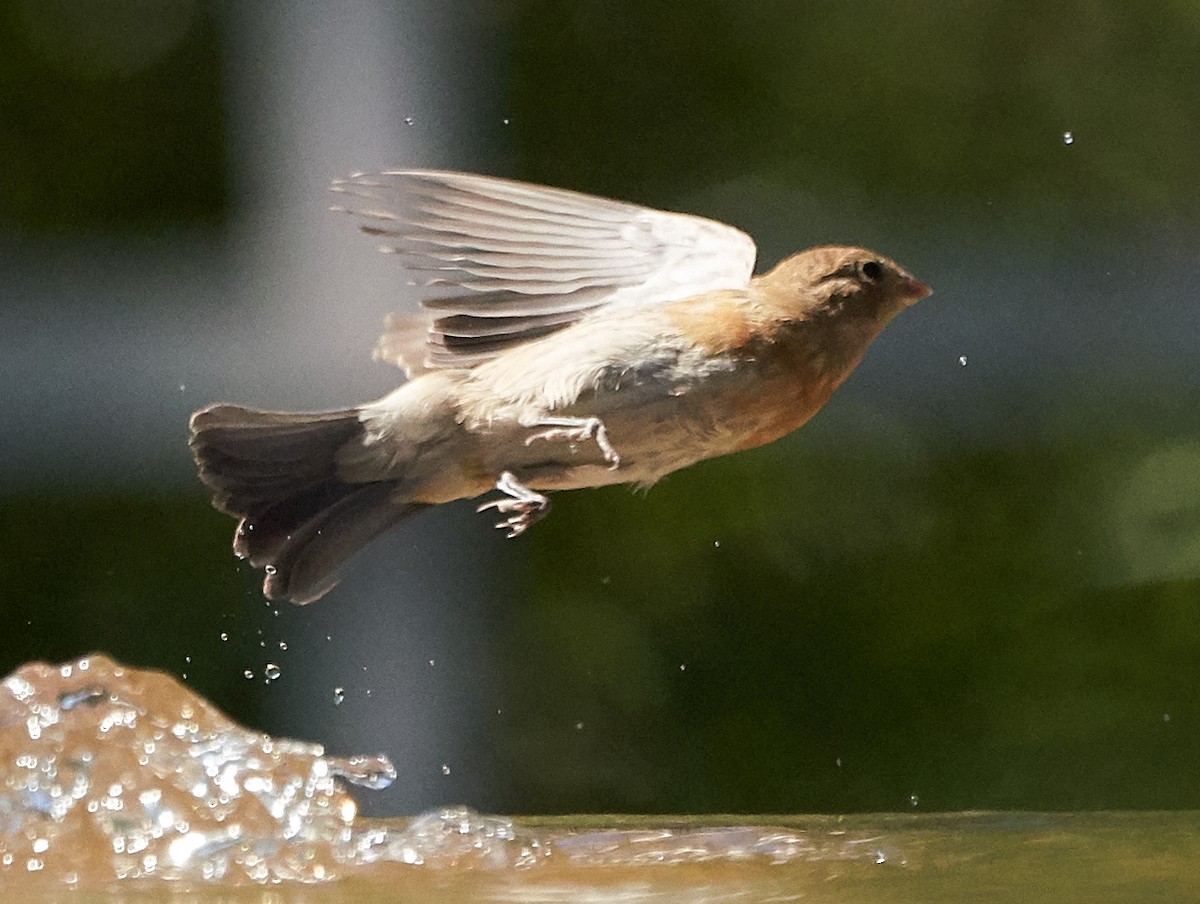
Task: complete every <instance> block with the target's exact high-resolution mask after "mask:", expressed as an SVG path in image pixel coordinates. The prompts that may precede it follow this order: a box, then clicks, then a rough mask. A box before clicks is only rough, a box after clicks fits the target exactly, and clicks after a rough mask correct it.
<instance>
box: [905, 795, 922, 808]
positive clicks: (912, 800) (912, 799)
mask: <svg viewBox="0 0 1200 904" xmlns="http://www.w3.org/2000/svg"><path fill="white" fill-rule="evenodd" d="M920 803H921V798H919V797H918V796H917V795H915V794H910V795H908V805H909V806H910V807H915V806H917V805H918V804H920Z"/></svg>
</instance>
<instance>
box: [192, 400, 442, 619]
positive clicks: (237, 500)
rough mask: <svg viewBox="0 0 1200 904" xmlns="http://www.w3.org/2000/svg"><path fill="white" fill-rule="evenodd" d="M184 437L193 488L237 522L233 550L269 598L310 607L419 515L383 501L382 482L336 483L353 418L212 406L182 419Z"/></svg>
mask: <svg viewBox="0 0 1200 904" xmlns="http://www.w3.org/2000/svg"><path fill="white" fill-rule="evenodd" d="M191 428H192V438H191V447H192V452H193V454H194V455H195V458H196V465H197V467H198V468H199V471H200V479H201V480H202V481H204V483H205V484H207V485H208V487H209V488H210V489H212V491H213V505H215V506H216V507H217V508H218V509H220V510H221V511H223V512H227V513H228V514H230V515H234V516H236V517H238V518H240V519H241V523H240V524H239V525H238V528H237V531H236V533H235V534H234V538H233V550H234V552H235V553H236V554H237V555H238V556H239V557H240V558H244V559H249V560H250V564H251V565H253V566H255V567H256V568H264V569H266V572H267V576H266V578H265V580H264V581H263V593H265V594H266V596H267V597H268V598H270V599H280V600H291V601H292V602H295V603H308V602H312V601H313V600H315V599H318V598H319V597H321V596H322V595H323V594H324V593H325V592H326V591H328V590H329V589H330V588H331V587H333V585H334V584H336V583H337V581H338V575H337V573H336V572H337V569H338V567H339V566H340V565H341V564H342V563H343V562H345V561H346V560H347V559H348V558H350V557H351V556H352V555H353V554H354V553H355V552H357V551H358V550H359V549H361V548H362V547H363V546H365V545H366V544H367V543H369V542H370V541H371V540H373V539H374V538H375V537H377V536H378V535H379V534H381V533H382V532H383V531H385V530H387V529H388V528H389V527H391V526H392V525H393V524H395V523H396V522H398V521H400V520H401V519H403V518H406V517H408V516H410V515H413V514H415V513H416V512H418V511H420V510H421V509H423V508H425V507H426V506H424V505H420V504H417V503H408V502H405V501H404V500H397V499H395V498H393V493H394V491H395V484H393V483H392V482H391V481H380V482H375V483H348V482H346V481H343V480H340V479H339V478H338V474H337V453H338V450H339V449H341V448H342V447H343V446H344V445H345V444H346V443H348V442H351V441H352V440H354V439H355V438H356V437H357V436H359V435H360V434H361V432H362V426H361V424H360V423H359V420H358V413H357V412H356V411H353V410H348V411H332V412H327V413H324V414H288V413H283V412H272V411H253V410H251V409H248V408H238V407H236V406H233V405H213V406H211V407H209V408H204V409H202V410H200V411H197V412H196V413H195V414H194V415H192V421H191Z"/></svg>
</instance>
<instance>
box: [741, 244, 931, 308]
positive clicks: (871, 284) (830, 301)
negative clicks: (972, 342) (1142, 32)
mask: <svg viewBox="0 0 1200 904" xmlns="http://www.w3.org/2000/svg"><path fill="white" fill-rule="evenodd" d="M760 284H761V285H762V286H763V287H765V288H767V289H768V290H769V291H771V292H773V293H775V292H786V293H789V294H791V295H792V296H793V297H794V298H796V299H797V300H798V301H799V302H800V303H801V305H802V306H803V309H804V311H805V314H806V315H807V316H808V317H814V316H816V317H820V316H823V315H824V316H866V317H871V318H876V319H879V320H881V321H882V322H884V323H886V322H887V321H889V320H891V319H892V318H893V317H895V316H896V314H898V313H899V312H900V311H902V310H904V309H905V308H906V307H908V306H909V305H911V304H913V303H914V302H917V301H920V300H921V299H922V298H924V297H925V296H927V295H929V294H930V292H931V291H932V290H931V289H930V288H929V287H928V286H927V285H925V284H924V283H922V282H920V281H919V280H917V279H916V278H915V277H913V276H912V274H910V273H909V272H908V271H907V270H905V269H904V268H903V267H901V266H900V265H899V264H897V263H896V262H895V261H893V260H889V259H888V258H886V257H884V256H883V255H880V254H876V253H875V252H874V251H868V250H867V249H866V248H851V247H846V246H842V245H826V246H823V247H819V248H809V249H808V250H806V251H801V252H799V253H797V254H793V255H792V256H791V257H789V258H786V259H785V260H783V261H780V262H779V264H777V265H776V266H775V268H774V269H773V270H771V271H770V272H769V273H765V274H764V275H763V276H762V277H760Z"/></svg>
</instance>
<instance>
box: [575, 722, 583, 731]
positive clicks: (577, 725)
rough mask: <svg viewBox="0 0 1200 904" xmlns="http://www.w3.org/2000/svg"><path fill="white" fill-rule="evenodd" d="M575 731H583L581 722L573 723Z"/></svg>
mask: <svg viewBox="0 0 1200 904" xmlns="http://www.w3.org/2000/svg"><path fill="white" fill-rule="evenodd" d="M575 730H576V731H583V723H582V722H576V723H575Z"/></svg>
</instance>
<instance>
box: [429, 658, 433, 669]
mask: <svg viewBox="0 0 1200 904" xmlns="http://www.w3.org/2000/svg"><path fill="white" fill-rule="evenodd" d="M429 667H430V668H433V660H432V659H431V660H429Z"/></svg>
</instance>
